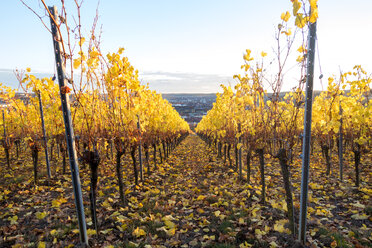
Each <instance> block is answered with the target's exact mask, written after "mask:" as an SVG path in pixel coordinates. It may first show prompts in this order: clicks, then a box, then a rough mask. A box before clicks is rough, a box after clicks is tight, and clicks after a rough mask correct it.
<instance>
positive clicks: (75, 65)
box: [73, 58, 81, 69]
mask: <svg viewBox="0 0 372 248" xmlns="http://www.w3.org/2000/svg"><path fill="white" fill-rule="evenodd" d="M73 65H74V69H77V68H79V66H80V65H81V59H80V58H77V59H74V63H73Z"/></svg>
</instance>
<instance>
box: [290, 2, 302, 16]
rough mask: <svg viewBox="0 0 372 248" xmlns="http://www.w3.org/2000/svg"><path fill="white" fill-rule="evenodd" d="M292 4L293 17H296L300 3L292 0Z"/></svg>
mask: <svg viewBox="0 0 372 248" xmlns="http://www.w3.org/2000/svg"><path fill="white" fill-rule="evenodd" d="M292 2H293V15H294V16H296V15H297V12H298V11H299V9H300V8H301V5H302V4H301V2H300V1H298V0H294V1H292Z"/></svg>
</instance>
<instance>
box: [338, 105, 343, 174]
mask: <svg viewBox="0 0 372 248" xmlns="http://www.w3.org/2000/svg"><path fill="white" fill-rule="evenodd" d="M340 116H341V117H340V129H339V136H338V159H339V164H340V180H341V181H342V180H343V178H344V173H343V169H344V168H343V167H344V158H343V144H342V142H343V136H342V124H343V123H342V122H343V120H342V107H341V102H340Z"/></svg>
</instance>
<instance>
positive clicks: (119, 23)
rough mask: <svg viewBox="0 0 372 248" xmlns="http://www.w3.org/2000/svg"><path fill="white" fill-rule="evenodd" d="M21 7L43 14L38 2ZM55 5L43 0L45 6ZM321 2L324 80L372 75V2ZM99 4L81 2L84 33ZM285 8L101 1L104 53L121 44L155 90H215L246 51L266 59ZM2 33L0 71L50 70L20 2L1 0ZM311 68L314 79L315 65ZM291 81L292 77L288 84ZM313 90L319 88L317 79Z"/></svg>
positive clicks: (46, 43) (244, 1) (248, 0)
mask: <svg viewBox="0 0 372 248" xmlns="http://www.w3.org/2000/svg"><path fill="white" fill-rule="evenodd" d="M25 2H27V3H29V4H30V5H31V6H32V7H33V8H34V9H36V10H38V12H39V13H40V12H41V13H42V11H41V7H39V4H38V3H37V2H38V1H36V0H32V1H31V0H25ZM57 2H58V1H48V0H46V3H47V4H49V5H53V4H54V3H57ZM70 2H72V1H70ZM318 3H319V16H320V17H319V21H318V39H319V43H318V44H319V49H320V59H321V65H322V69H323V73H324V76H325V77H328V76H330V75H331V74H338V73H339V66H340V67H341V68H342V69H343V70H349V69H351V67H352V66H353V65H354V64H362V66H364V67H365V69H367V71H369V72H372V63H371V62H370V60H371V59H370V58H372V45H371V44H372V29H371V28H368V27H369V26H370V25H371V24H372V15H371V14H370V10H371V9H372V2H371V1H367V0H355V1H346V0H338V1H337V0H319V1H318ZM57 5H58V4H57ZM96 6H97V1H96V0H85V2H84V4H83V9H82V19H83V25H84V26H85V31H88V30H89V28H90V26H91V22H92V18H93V16H94V15H95V9H96ZM285 10H291V3H290V0H266V1H258V0H255V1H254V0H187V1H186V0H156V1H155V0H122V1H113V0H112V1H109V0H101V2H100V6H99V16H100V24H102V25H103V34H102V48H103V51H105V52H109V51H110V52H112V51H115V50H117V48H118V47H124V48H125V49H126V55H127V56H128V57H129V59H130V61H131V63H132V64H133V65H134V66H135V67H136V68H137V69H138V70H139V71H140V72H141V77H142V79H143V81H144V82H149V83H150V87H151V88H153V89H156V90H158V91H160V92H216V91H217V90H219V85H220V84H221V83H227V82H228V81H231V82H233V80H232V76H233V75H234V74H236V73H240V65H241V64H242V62H243V60H242V55H243V52H244V51H245V49H246V48H249V49H251V50H252V51H253V55H257V54H259V53H260V52H261V51H266V52H268V53H269V57H270V52H271V51H272V47H273V46H274V45H275V40H274V38H273V36H274V29H275V27H276V25H277V23H278V22H279V21H280V14H281V13H282V12H283V11H285ZM45 20H46V22H47V25H49V20H48V19H45ZM0 30H1V33H2V35H1V38H0V69H11V70H13V69H15V68H19V69H25V68H26V67H31V68H32V69H33V70H34V71H38V72H43V73H54V57H53V53H52V42H51V37H50V34H49V33H48V32H47V31H46V29H45V28H44V27H43V25H42V24H41V22H40V21H39V19H38V18H37V17H36V16H34V14H33V13H31V12H30V11H29V10H28V9H27V8H26V7H24V6H23V5H22V4H21V2H20V1H18V0H1V1H0ZM316 67H317V69H316V73H317V74H318V75H319V72H318V63H317V64H316ZM0 72H1V71H0ZM2 75H5V73H0V82H4V83H6V84H11V83H12V82H10V81H12V79H11V76H9V75H7V76H2ZM295 78H296V76H295V75H290V74H289V75H288V77H287V80H288V82H290V81H293V80H294V79H295ZM323 83H324V82H323ZM290 86H291V83H288V85H286V86H285V87H284V88H283V89H284V90H286V89H289V88H290ZM292 86H293V85H292ZM315 86H316V88H317V89H321V86H320V84H319V82H318V81H316V84H315ZM286 87H287V88H286Z"/></svg>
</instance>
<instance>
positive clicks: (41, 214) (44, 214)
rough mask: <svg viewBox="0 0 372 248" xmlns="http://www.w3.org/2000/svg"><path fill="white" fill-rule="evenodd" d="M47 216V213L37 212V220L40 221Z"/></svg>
mask: <svg viewBox="0 0 372 248" xmlns="http://www.w3.org/2000/svg"><path fill="white" fill-rule="evenodd" d="M45 216H47V213H45V212H36V218H37V219H39V220H42V219H44V218H45Z"/></svg>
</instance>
